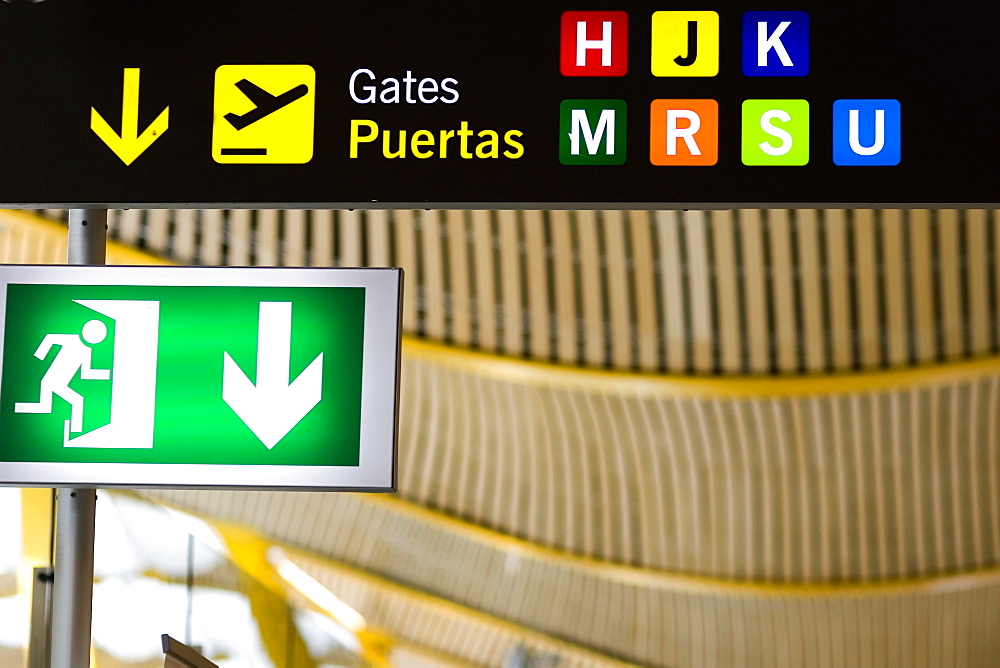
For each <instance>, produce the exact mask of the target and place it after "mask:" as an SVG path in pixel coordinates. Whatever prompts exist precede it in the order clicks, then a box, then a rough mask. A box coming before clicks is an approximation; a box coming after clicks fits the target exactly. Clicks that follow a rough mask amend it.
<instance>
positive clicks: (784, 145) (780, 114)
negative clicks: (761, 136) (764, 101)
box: [760, 109, 792, 156]
mask: <svg viewBox="0 0 1000 668" xmlns="http://www.w3.org/2000/svg"><path fill="white" fill-rule="evenodd" d="M775 119H777V120H779V121H783V122H785V123H787V122H788V121H790V120H792V117H791V116H789V115H788V112H787V111H782V110H781V109H771V110H770V111H765V112H764V114H763V115H762V116H761V117H760V129H761V130H763V131H764V132H766V133H767V134H769V135H771V136H772V137H777V138H778V139H780V140H781V144H780V145H779V146H778V147H774V146H772V145H771V143H770V142H766V141H764V142H761V143H760V150H762V151H763V152H764V153H767V154H768V155H773V156H779V155H785V154H786V153H788V152H789V151H791V150H792V135H791V134H789V133H788V131H787V130H783V129H781V128H779V127H775V126H774V125H772V124H771V121H773V120H775Z"/></svg>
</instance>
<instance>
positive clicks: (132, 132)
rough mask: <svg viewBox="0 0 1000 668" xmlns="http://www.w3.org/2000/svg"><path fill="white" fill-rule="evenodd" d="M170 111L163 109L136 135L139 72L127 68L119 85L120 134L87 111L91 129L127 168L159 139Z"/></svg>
mask: <svg viewBox="0 0 1000 668" xmlns="http://www.w3.org/2000/svg"><path fill="white" fill-rule="evenodd" d="M169 113H170V107H166V108H164V110H163V111H161V112H160V115H159V116H157V117H156V120H155V121H153V122H152V123H150V124H149V127H147V128H146V129H145V130H143V132H142V134H141V135H140V134H139V68H138V67H126V68H125V77H124V83H123V85H122V133H121V135H119V134H118V133H117V132H115V131H114V130H112V129H111V126H110V125H108V122H107V121H106V120H104V118H103V117H102V116H101V115H100V114H99V113H97V109H95V108H93V107H91V108H90V129H91V130H93V131H94V133H95V134H96V135H97V136H98V137H100V138H101V141H103V142H104V143H105V144H107V145H108V148H110V149H111V150H112V151H114V153H115V155H117V156H118V157H119V158H121V160H122V162H124V163H125V164H126V165H131V164H132V162H133V161H135V159H136V158H138V157H139V156H140V155H142V154H143V152H144V151H145V150H146V149H147V148H149V147H150V146H151V145H152V143H153V142H154V141H156V140H157V139H158V138H159V136H160V135H162V134H163V133H164V132H166V131H167V121H168V118H169Z"/></svg>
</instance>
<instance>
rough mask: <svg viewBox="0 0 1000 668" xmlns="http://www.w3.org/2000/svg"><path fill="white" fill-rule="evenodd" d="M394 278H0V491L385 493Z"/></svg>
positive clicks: (393, 365)
mask: <svg viewBox="0 0 1000 668" xmlns="http://www.w3.org/2000/svg"><path fill="white" fill-rule="evenodd" d="M401 278H402V273H401V270H398V269H283V268H282V269H247V268H240V269H235V268H189V267H79V266H45V267H42V266H4V267H0V324H2V329H0V484H5V485H18V486H30V485H44V486H58V487H68V486H100V487H115V486H121V487H167V488H170V487H204V488H212V487H218V488H253V489H260V488H274V489H353V490H367V491H390V490H393V489H394V488H395V473H396V454H395V453H396V430H397V421H398V420H397V418H398V409H397V397H398V381H399V350H400V348H399V346H400V324H399V322H400V319H399V305H400V297H401Z"/></svg>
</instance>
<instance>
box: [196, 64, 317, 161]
mask: <svg viewBox="0 0 1000 668" xmlns="http://www.w3.org/2000/svg"><path fill="white" fill-rule="evenodd" d="M315 109H316V70H314V69H313V68H312V67H310V66H309V65H222V66H221V67H219V68H218V69H217V70H216V71H215V117H214V119H213V121H212V157H213V158H214V159H215V161H216V162H220V163H226V164H272V165H273V164H284V165H296V164H303V163H306V162H309V161H310V160H312V155H313V128H314V126H315V119H316V111H315Z"/></svg>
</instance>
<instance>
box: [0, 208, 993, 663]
mask: <svg viewBox="0 0 1000 668" xmlns="http://www.w3.org/2000/svg"><path fill="white" fill-rule="evenodd" d="M42 213H43V214H45V215H46V216H47V217H48V218H51V219H53V220H58V219H60V218H61V217H62V215H63V214H62V212H58V211H48V212H42ZM111 222H112V225H111V234H112V236H113V237H114V238H115V239H117V240H118V241H119V242H120V244H119V245H116V246H115V247H114V248H113V249H112V250H111V251H110V252H109V262H111V263H145V262H149V261H153V260H152V258H153V257H154V256H156V257H159V258H162V260H161V261H168V262H176V263H181V264H234V265H244V264H256V265H286V266H308V265H319V266H358V265H370V266H403V267H404V268H405V270H406V289H405V295H406V296H405V303H404V312H403V315H404V327H405V329H406V331H407V333H408V338H407V340H406V341H405V343H404V348H403V369H402V379H403V380H402V391H401V410H400V428H401V435H400V443H399V492H398V494H396V495H393V496H391V497H384V496H373V495H359V494H316V493H261V492H208V491H156V492H147V493H146V495H147V496H148V497H149V498H154V499H156V500H158V501H161V502H164V503H167V504H169V505H171V506H174V507H177V508H182V509H185V510H188V511H191V512H194V513H196V514H198V515H200V516H203V517H206V518H213V519H217V520H224V521H227V522H232V523H236V524H238V525H241V526H245V527H252V528H253V529H254V530H255V531H257V532H260V533H261V534H262V535H264V536H266V537H267V538H268V539H270V540H273V541H276V542H277V543H279V544H281V545H284V546H285V547H286V548H287V549H288V550H289V552H288V554H289V555H290V558H291V559H292V560H293V561H294V562H295V563H296V564H297V565H298V566H299V567H300V568H302V569H303V570H305V571H306V572H308V573H310V574H311V575H312V577H314V578H315V579H316V580H318V581H320V582H321V583H323V584H324V585H325V586H327V587H328V588H329V589H330V590H331V591H333V592H335V593H336V594H337V596H339V597H341V598H342V599H344V600H345V601H347V602H348V604H349V605H351V606H352V607H353V608H355V609H356V610H358V611H359V612H361V613H362V614H363V615H364V616H365V617H366V618H367V619H368V620H369V621H370V622H371V623H372V624H374V625H376V626H378V627H379V628H381V629H383V630H384V631H385V632H386V633H388V634H389V635H391V636H393V637H396V638H399V639H401V640H405V641H406V642H407V643H411V644H413V645H415V646H420V647H424V648H426V649H428V650H432V651H434V652H438V653H440V654H441V655H442V656H443V657H448V658H449V659H448V660H452V661H457V662H465V663H470V664H475V665H503V662H504V661H505V660H506V659H507V658H508V657H510V656H512V654H511V652H512V649H513V648H515V647H517V646H519V645H523V646H525V647H529V648H532V650H533V651H538V652H542V653H545V654H553V655H558V656H559V657H560V658H561V664H565V665H580V666H584V665H587V666H590V665H594V666H596V665H617V664H619V663H630V664H642V665H663V666H668V665H669V666H739V665H748V666H749V665H753V666H756V665H816V666H842V665H850V666H882V665H886V666H888V665H907V666H941V665H956V666H982V665H991V664H993V663H995V662H996V661H997V657H1000V640H998V638H997V636H996V632H995V629H996V628H997V627H998V625H1000V570H998V562H1000V453H998V450H1000V306H998V304H1000V261H998V259H997V258H998V257H1000V215H998V214H997V212H995V211H984V210H949V211H943V210H942V211H937V210H912V211H894V210H887V211H871V210H768V211H764V210H734V211H713V212H702V211H687V212H673V211H651V212H650V211H629V212H620V211H604V212H593V211H535V212H513V211H448V212H442V211H418V212H414V211H366V212H360V211H355V212H346V211H276V210H270V211H226V210H211V211H139V210H132V211H126V212H113V214H112V217H111ZM0 226H2V227H0V257H2V258H3V260H4V261H5V262H32V263H35V262H61V261H63V255H64V252H65V228H63V227H60V226H59V225H58V224H55V223H45V222H43V221H39V220H37V217H35V216H34V215H33V214H26V213H14V212H5V213H2V214H0ZM442 660H444V659H442ZM428 665H432V664H428ZM441 665H445V664H441Z"/></svg>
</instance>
